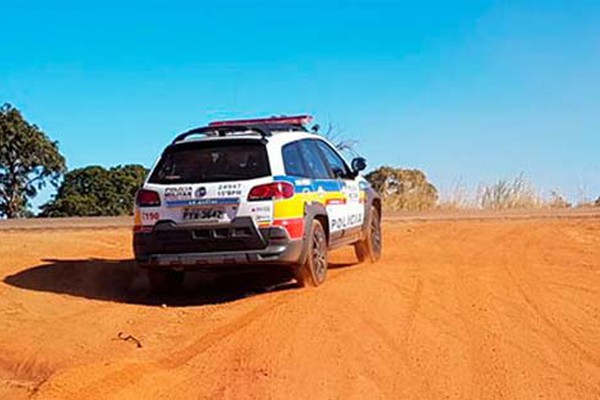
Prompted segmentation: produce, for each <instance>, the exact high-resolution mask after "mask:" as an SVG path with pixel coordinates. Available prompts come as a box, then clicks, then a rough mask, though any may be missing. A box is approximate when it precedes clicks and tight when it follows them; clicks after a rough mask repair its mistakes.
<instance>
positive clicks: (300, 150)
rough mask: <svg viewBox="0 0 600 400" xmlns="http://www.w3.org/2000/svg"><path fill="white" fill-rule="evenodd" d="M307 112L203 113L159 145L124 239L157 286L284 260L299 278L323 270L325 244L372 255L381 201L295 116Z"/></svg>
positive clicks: (359, 164) (308, 282)
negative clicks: (207, 119)
mask: <svg viewBox="0 0 600 400" xmlns="http://www.w3.org/2000/svg"><path fill="white" fill-rule="evenodd" d="M310 121H311V117H309V116H298V117H278V118H266V119H253V120H237V121H219V122H212V123H210V124H209V125H208V126H206V127H202V128H196V129H192V130H190V131H188V132H185V133H182V134H180V135H179V136H177V137H176V138H175V140H173V142H172V143H171V144H170V145H169V146H167V148H166V149H165V150H164V151H163V153H162V155H161V156H160V158H159V160H158V161H157V163H156V164H155V166H154V167H153V169H152V170H151V172H150V174H149V175H148V177H147V179H146V181H145V182H144V184H143V187H142V188H141V189H140V190H139V191H138V193H137V196H136V204H135V215H134V219H135V227H134V236H133V248H134V252H135V258H136V260H137V262H138V264H139V265H140V266H141V267H142V268H145V269H146V270H147V271H148V274H149V278H150V282H151V284H152V285H153V286H154V288H155V289H157V290H165V289H173V288H176V287H177V286H178V285H179V284H181V282H182V281H183V275H184V272H185V271H190V270H195V269H200V270H207V269H217V270H218V269H219V268H224V266H228V267H232V266H235V267H238V266H239V267H240V269H242V270H243V269H244V268H246V267H250V266H257V265H260V266H264V267H266V268H271V267H273V268H275V267H277V266H280V267H281V266H283V267H287V268H290V269H291V270H292V271H293V273H294V276H295V278H296V280H297V281H298V283H299V284H300V285H301V286H318V285H320V284H321V283H323V281H324V280H325V277H326V275H327V252H328V250H331V249H334V248H337V247H340V246H345V245H353V246H354V248H355V251H356V255H357V257H358V259H359V260H360V261H365V260H369V261H371V262H375V261H377V260H378V259H379V257H380V255H381V247H382V238H381V228H380V225H381V201H380V198H379V196H378V195H377V193H375V192H374V191H373V189H372V188H371V186H370V185H369V184H368V182H367V181H366V180H365V179H364V178H362V177H361V176H359V173H360V171H362V170H364V169H365V168H366V161H365V160H364V159H363V158H360V157H359V158H355V159H354V160H352V163H351V166H348V164H347V163H346V161H345V160H344V158H343V157H342V156H341V155H340V154H339V153H338V152H337V151H336V149H335V148H334V146H332V145H331V143H329V142H328V141H327V140H326V139H324V138H323V137H321V136H319V135H317V134H315V133H311V132H309V131H308V130H307V129H306V128H305V126H306V124H308V123H309V122H310Z"/></svg>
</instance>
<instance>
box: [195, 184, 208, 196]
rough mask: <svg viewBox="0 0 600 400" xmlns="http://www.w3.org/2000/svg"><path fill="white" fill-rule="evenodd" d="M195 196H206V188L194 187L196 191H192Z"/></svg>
mask: <svg viewBox="0 0 600 400" xmlns="http://www.w3.org/2000/svg"><path fill="white" fill-rule="evenodd" d="M194 196H195V197H204V196H206V188H205V187H204V186H202V187H200V188H198V189H196V192H195V193H194Z"/></svg>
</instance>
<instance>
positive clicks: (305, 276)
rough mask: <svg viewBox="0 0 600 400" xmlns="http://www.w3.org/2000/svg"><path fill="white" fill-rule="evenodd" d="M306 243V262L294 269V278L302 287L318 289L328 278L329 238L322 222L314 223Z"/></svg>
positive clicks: (315, 221)
mask: <svg viewBox="0 0 600 400" xmlns="http://www.w3.org/2000/svg"><path fill="white" fill-rule="evenodd" d="M306 241H307V242H306V244H305V246H306V250H307V256H306V260H305V261H304V263H303V264H301V265H298V266H296V267H294V277H295V278H296V281H297V282H298V285H299V286H300V287H306V286H309V287H316V286H319V285H320V284H322V283H323V282H325V278H326V277H327V236H326V235H325V229H323V225H321V222H319V221H317V220H314V221H313V222H312V224H311V226H310V230H309V232H308V235H307V237H306Z"/></svg>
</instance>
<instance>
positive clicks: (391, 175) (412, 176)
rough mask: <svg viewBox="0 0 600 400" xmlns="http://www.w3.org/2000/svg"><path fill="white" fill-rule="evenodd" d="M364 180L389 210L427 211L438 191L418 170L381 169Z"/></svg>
mask: <svg viewBox="0 0 600 400" xmlns="http://www.w3.org/2000/svg"><path fill="white" fill-rule="evenodd" d="M365 178H366V179H367V180H368V181H369V182H370V183H371V186H373V188H374V189H375V190H376V191H377V192H379V194H380V195H381V197H382V201H383V205H384V206H385V207H386V208H388V209H391V210H411V211H420V210H427V209H429V208H432V207H434V206H435V205H436V203H437V200H438V191H437V189H436V188H435V186H433V184H431V183H430V182H428V181H427V177H426V176H425V174H424V173H423V172H422V171H419V170H418V169H402V168H392V167H381V168H379V169H377V170H375V171H372V172H370V173H369V174H367V175H366V176H365Z"/></svg>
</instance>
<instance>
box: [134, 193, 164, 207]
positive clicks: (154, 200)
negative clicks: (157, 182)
mask: <svg viewBox="0 0 600 400" xmlns="http://www.w3.org/2000/svg"><path fill="white" fill-rule="evenodd" d="M135 204H137V206H138V207H158V206H160V196H159V195H158V192H155V191H154V190H147V189H140V190H138V192H137V194H136V196H135Z"/></svg>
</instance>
